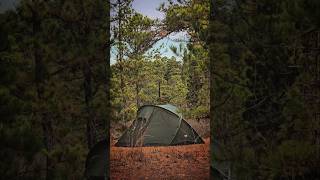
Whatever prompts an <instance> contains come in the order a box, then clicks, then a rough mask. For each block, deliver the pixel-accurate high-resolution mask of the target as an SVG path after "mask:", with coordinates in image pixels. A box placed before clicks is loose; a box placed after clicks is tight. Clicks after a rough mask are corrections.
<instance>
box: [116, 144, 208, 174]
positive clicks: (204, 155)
mask: <svg viewBox="0 0 320 180" xmlns="http://www.w3.org/2000/svg"><path fill="white" fill-rule="evenodd" d="M204 141H205V144H196V145H184V146H166V147H135V148H128V147H114V146H112V147H111V157H110V158H111V159H110V171H111V179H119V180H120V179H121V180H123V179H133V180H135V179H137V180H139V179H197V180H202V179H203V180H205V179H209V171H210V169H209V167H210V166H209V143H210V139H209V138H207V139H204Z"/></svg>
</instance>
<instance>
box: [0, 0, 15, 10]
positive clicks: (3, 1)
mask: <svg viewBox="0 0 320 180" xmlns="http://www.w3.org/2000/svg"><path fill="white" fill-rule="evenodd" d="M17 2H18V0H0V13H2V12H4V11H6V10H8V9H13V8H14V7H15V5H16V3H17Z"/></svg>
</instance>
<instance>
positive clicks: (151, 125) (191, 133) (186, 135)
mask: <svg viewBox="0 0 320 180" xmlns="http://www.w3.org/2000/svg"><path fill="white" fill-rule="evenodd" d="M202 143H204V141H203V140H202V138H201V137H200V136H199V135H198V133H197V132H196V131H195V130H194V129H193V128H192V127H191V126H190V125H189V124H188V123H187V122H186V121H185V120H184V119H182V116H181V114H180V113H179V112H178V109H177V108H176V107H175V106H173V105H170V104H166V105H145V106H142V107H140V108H139V110H138V113H137V119H136V120H135V121H134V122H133V123H132V125H131V126H130V128H129V129H128V130H127V131H126V132H125V133H124V134H123V135H122V136H121V138H120V139H119V141H118V142H117V143H116V144H115V146H123V147H135V146H169V145H183V144H202Z"/></svg>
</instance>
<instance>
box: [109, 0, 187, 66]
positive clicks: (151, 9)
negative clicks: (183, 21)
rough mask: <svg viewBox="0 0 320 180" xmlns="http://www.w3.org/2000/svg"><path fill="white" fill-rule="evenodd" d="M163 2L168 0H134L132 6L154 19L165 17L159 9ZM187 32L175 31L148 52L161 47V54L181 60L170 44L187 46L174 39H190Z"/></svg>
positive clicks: (112, 53) (112, 56)
mask: <svg viewBox="0 0 320 180" xmlns="http://www.w3.org/2000/svg"><path fill="white" fill-rule="evenodd" d="M163 2H167V0H134V1H133V3H132V7H133V9H134V10H135V11H137V12H139V13H141V14H143V15H145V16H148V17H149V18H152V19H156V18H158V19H163V18H164V17H165V15H164V13H162V12H160V11H158V10H157V8H158V7H159V5H160V4H161V3H163ZM187 37H188V36H187V34H186V33H185V32H180V33H174V34H172V35H170V36H169V37H166V38H164V39H162V40H160V41H158V42H157V43H156V44H155V45H154V46H153V48H151V49H150V50H149V51H148V52H152V50H154V49H159V48H160V49H159V52H160V55H161V56H165V57H169V58H171V57H175V58H176V59H177V60H181V57H178V56H176V55H175V54H174V53H173V52H172V51H171V50H170V48H169V47H170V46H176V47H177V48H178V47H179V46H180V44H182V46H185V45H186V43H184V42H176V41H173V40H174V39H182V40H188V38H187ZM172 39H173V40H172ZM114 52H115V51H111V64H114V63H115V62H116V60H115V53H114Z"/></svg>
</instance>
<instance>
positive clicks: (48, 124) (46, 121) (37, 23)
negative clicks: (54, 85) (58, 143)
mask: <svg viewBox="0 0 320 180" xmlns="http://www.w3.org/2000/svg"><path fill="white" fill-rule="evenodd" d="M31 11H32V26H33V38H34V41H33V48H34V49H33V55H34V65H35V85H36V91H37V106H38V107H39V109H38V111H37V116H38V117H39V120H40V122H41V126H42V131H43V143H44V145H45V148H46V151H47V155H46V179H47V180H48V179H52V177H53V174H52V169H53V164H52V162H51V159H50V156H49V155H48V154H49V153H50V151H51V150H52V149H53V146H54V137H53V127H52V126H53V125H52V119H51V118H50V116H49V114H48V112H47V108H46V107H45V104H46V98H45V81H46V77H47V76H46V70H45V63H44V62H43V58H42V55H41V47H40V45H39V41H40V35H39V33H41V20H40V17H39V15H38V13H37V12H36V10H35V9H31Z"/></svg>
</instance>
